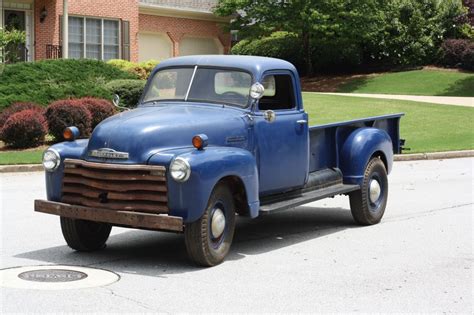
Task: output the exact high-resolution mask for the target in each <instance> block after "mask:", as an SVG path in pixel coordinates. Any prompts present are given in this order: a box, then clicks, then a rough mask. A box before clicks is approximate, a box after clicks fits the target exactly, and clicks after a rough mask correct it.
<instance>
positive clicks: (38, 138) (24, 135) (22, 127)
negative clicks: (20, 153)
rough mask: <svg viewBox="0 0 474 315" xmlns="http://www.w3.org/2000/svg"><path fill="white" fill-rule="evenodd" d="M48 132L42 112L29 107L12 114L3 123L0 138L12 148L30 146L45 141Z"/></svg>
mask: <svg viewBox="0 0 474 315" xmlns="http://www.w3.org/2000/svg"><path fill="white" fill-rule="evenodd" d="M47 132H48V126H47V123H46V119H45V117H44V115H43V113H42V112H40V111H38V110H35V109H27V110H23V111H20V112H17V113H14V114H13V115H11V116H10V117H9V118H8V119H7V121H6V122H5V124H4V125H3V127H2V129H1V132H0V138H1V140H2V141H3V142H5V143H6V144H7V145H8V146H10V147H12V148H30V147H36V146H38V145H40V144H41V143H43V141H44V137H45V136H46V133H47Z"/></svg>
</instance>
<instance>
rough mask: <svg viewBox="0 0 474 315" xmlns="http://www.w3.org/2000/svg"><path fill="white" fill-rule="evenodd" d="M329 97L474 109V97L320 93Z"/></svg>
mask: <svg viewBox="0 0 474 315" xmlns="http://www.w3.org/2000/svg"><path fill="white" fill-rule="evenodd" d="M316 93H318V94H327V95H339V96H353V97H368V98H381V99H392V100H404V101H415V102H422V103H433V104H443V105H455V106H467V107H474V97H451V96H418V95H394V94H358V93H319V92H316Z"/></svg>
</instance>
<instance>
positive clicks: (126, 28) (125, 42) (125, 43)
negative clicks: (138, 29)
mask: <svg viewBox="0 0 474 315" xmlns="http://www.w3.org/2000/svg"><path fill="white" fill-rule="evenodd" d="M122 59H124V60H129V61H130V22H129V21H122Z"/></svg>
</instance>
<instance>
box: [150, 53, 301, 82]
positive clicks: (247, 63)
mask: <svg viewBox="0 0 474 315" xmlns="http://www.w3.org/2000/svg"><path fill="white" fill-rule="evenodd" d="M179 66H198V67H199V66H203V67H222V68H237V69H243V70H246V71H248V72H250V73H252V75H253V77H254V78H255V79H256V80H259V79H260V78H261V76H262V74H263V73H264V72H266V71H269V70H288V71H291V72H293V73H294V74H295V75H296V77H298V73H297V71H296V68H295V67H294V66H293V65H292V64H291V63H289V62H287V61H285V60H281V59H276V58H268V57H258V56H234V55H194V56H184V57H176V58H170V59H166V60H164V61H162V62H160V63H159V64H158V66H157V67H156V68H155V71H158V70H159V69H162V68H168V67H179Z"/></svg>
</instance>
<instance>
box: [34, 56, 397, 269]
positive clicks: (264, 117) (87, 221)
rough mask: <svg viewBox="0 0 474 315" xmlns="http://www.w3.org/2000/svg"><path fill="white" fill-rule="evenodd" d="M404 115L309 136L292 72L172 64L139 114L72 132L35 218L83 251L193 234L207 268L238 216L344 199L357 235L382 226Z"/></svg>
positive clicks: (255, 62)
mask: <svg viewBox="0 0 474 315" xmlns="http://www.w3.org/2000/svg"><path fill="white" fill-rule="evenodd" d="M115 101H116V103H118V101H119V100H118V99H116V100H115ZM117 106H119V105H118V104H117ZM402 115H403V114H394V115H387V116H380V117H371V118H364V119H359V120H353V121H346V122H341V123H333V124H328V125H318V126H309V125H308V114H307V113H306V112H305V110H304V108H303V99H302V95H301V88H300V79H299V76H298V73H297V71H296V69H295V67H294V66H293V65H292V64H290V63H288V62H286V61H283V60H279V59H272V58H263V57H252V56H188V57H179V58H172V59H168V60H166V61H164V62H161V63H160V64H159V65H158V66H157V67H156V68H155V69H154V71H153V73H152V74H151V76H150V78H149V80H148V82H147V85H146V87H145V90H144V92H143V95H142V97H141V100H140V102H139V105H138V106H137V107H136V108H135V109H133V110H124V111H122V112H121V113H119V114H117V115H115V116H113V117H110V118H108V119H106V120H104V121H103V122H102V123H100V124H99V125H98V126H97V127H96V128H95V130H94V131H93V133H92V136H91V137H90V139H88V140H87V139H78V136H79V134H78V130H77V128H75V127H73V126H71V127H69V128H67V129H66V130H65V133H64V136H65V139H66V140H67V141H65V142H62V143H58V144H56V145H53V146H52V147H50V148H49V149H47V150H46V151H45V153H44V155H43V165H44V168H45V170H46V190H47V200H35V211H38V212H43V213H49V214H54V215H58V216H60V222H61V229H62V232H63V236H64V238H65V240H66V242H67V244H68V245H69V246H70V247H71V248H73V249H75V250H78V251H92V250H98V249H102V248H104V247H105V243H106V241H107V239H108V237H109V234H110V231H111V228H112V226H120V227H128V228H137V229H146V230H156V231H171V232H178V233H184V240H185V243H186V249H187V252H188V254H189V256H190V258H191V259H192V260H193V261H194V262H195V263H197V264H199V265H202V266H214V265H216V264H219V263H221V262H222V261H223V260H224V258H225V256H226V255H227V253H228V252H229V249H230V246H231V243H232V238H233V235H234V226H235V217H236V216H237V215H238V216H245V217H249V218H256V217H257V216H259V215H262V214H267V213H271V212H274V211H280V210H288V209H293V208H295V207H297V206H299V205H302V204H305V203H309V202H312V201H315V200H319V199H322V198H327V197H332V196H335V195H341V194H342V195H348V196H349V199H350V206H351V212H352V215H353V217H354V220H355V221H356V222H357V223H358V224H361V225H371V224H376V223H378V222H380V220H381V219H382V216H383V214H384V211H385V206H386V204H387V196H388V182H387V174H388V173H390V171H391V169H392V162H393V154H394V153H399V152H400V150H401V144H402V140H400V138H399V122H400V118H401V116H402ZM275 229H278V227H277V226H275Z"/></svg>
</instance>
